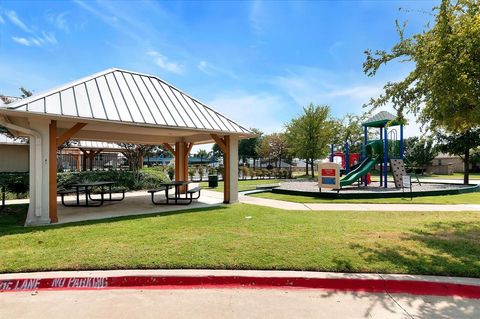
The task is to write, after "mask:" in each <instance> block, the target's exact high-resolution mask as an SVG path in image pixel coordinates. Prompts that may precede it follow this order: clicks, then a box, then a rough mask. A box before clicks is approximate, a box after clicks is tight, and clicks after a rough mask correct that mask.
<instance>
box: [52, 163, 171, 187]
mask: <svg viewBox="0 0 480 319" xmlns="http://www.w3.org/2000/svg"><path fill="white" fill-rule="evenodd" d="M102 180H103V181H105V180H108V181H115V187H122V188H127V189H129V190H138V189H146V188H156V187H158V186H159V184H160V183H161V182H165V181H169V180H170V179H169V178H168V176H167V175H166V174H165V173H164V172H163V171H161V170H159V169H153V168H149V169H147V170H142V172H140V173H139V174H138V176H136V174H135V172H132V171H117V170H111V171H85V172H66V173H58V174H57V187H58V188H60V189H68V188H71V185H72V184H76V183H80V182H94V181H102Z"/></svg>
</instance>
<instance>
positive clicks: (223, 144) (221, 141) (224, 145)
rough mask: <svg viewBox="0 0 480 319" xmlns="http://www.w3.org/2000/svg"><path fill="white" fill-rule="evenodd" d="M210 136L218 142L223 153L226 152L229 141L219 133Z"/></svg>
mask: <svg viewBox="0 0 480 319" xmlns="http://www.w3.org/2000/svg"><path fill="white" fill-rule="evenodd" d="M210 136H211V137H212V138H213V139H214V140H215V143H217V145H218V146H219V147H220V149H221V150H222V151H223V153H225V152H226V150H227V143H226V140H225V138H221V137H220V136H218V135H217V134H210Z"/></svg>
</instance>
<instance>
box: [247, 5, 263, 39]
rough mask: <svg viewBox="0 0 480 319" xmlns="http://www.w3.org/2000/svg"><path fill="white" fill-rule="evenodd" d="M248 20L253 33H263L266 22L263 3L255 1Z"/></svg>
mask: <svg viewBox="0 0 480 319" xmlns="http://www.w3.org/2000/svg"><path fill="white" fill-rule="evenodd" d="M248 20H249V22H250V26H251V27H252V29H253V31H255V32H256V33H263V31H264V22H265V20H266V16H265V10H263V5H262V2H261V1H258V0H257V1H253V2H252V5H251V7H250V12H249V14H248Z"/></svg>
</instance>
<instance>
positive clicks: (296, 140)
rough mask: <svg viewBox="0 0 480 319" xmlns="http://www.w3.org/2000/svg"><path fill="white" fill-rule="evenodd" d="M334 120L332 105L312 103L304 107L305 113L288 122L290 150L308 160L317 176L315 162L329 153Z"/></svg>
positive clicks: (287, 131) (313, 174) (287, 135)
mask: <svg viewBox="0 0 480 319" xmlns="http://www.w3.org/2000/svg"><path fill="white" fill-rule="evenodd" d="M333 127H334V121H333V120H332V119H331V118H330V107H329V106H327V105H316V106H315V105H313V104H310V105H309V106H307V107H304V108H303V114H302V115H300V116H299V117H297V118H294V119H293V120H292V121H291V122H290V123H289V124H287V130H286V137H287V141H288V145H289V149H290V152H291V153H292V154H293V155H294V156H297V157H299V158H304V159H305V160H306V163H307V165H306V174H307V175H308V165H310V167H311V173H312V177H314V176H315V173H314V170H313V162H314V160H316V159H319V158H324V157H326V156H327V154H328V145H329V144H330V143H331V142H332V139H333V135H334V130H333Z"/></svg>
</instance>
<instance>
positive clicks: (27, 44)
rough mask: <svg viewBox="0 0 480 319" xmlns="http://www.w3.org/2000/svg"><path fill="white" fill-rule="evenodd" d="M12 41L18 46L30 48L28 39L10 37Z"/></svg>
mask: <svg viewBox="0 0 480 319" xmlns="http://www.w3.org/2000/svg"><path fill="white" fill-rule="evenodd" d="M12 40H13V41H15V42H16V43H18V44H21V45H25V46H27V47H28V46H30V45H31V42H30V41H29V40H28V39H25V38H21V37H12Z"/></svg>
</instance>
